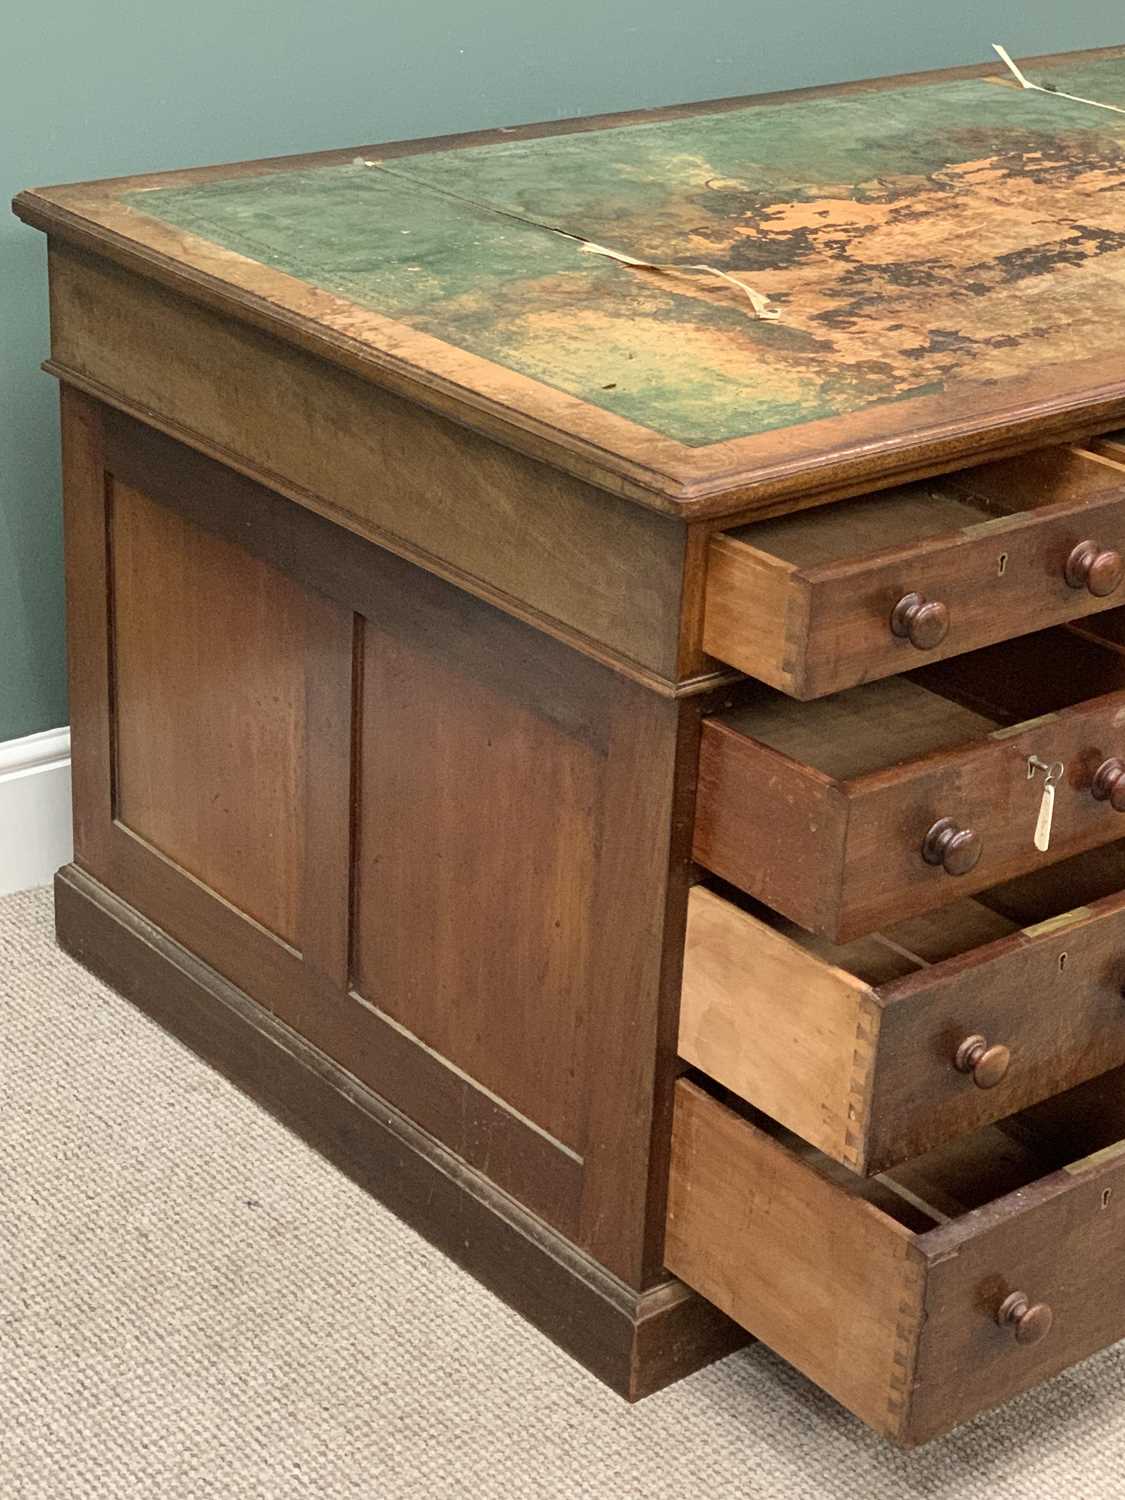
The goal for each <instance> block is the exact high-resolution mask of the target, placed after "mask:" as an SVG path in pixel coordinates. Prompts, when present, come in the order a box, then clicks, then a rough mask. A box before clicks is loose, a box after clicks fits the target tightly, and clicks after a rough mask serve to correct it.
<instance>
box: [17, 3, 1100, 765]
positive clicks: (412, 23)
mask: <svg viewBox="0 0 1125 1500" xmlns="http://www.w3.org/2000/svg"><path fill="white" fill-rule="evenodd" d="M994 40H999V41H1003V42H1004V43H1005V45H1007V47H1008V48H1009V50H1010V51H1011V52H1013V53H1014V54H1015V55H1019V54H1021V53H1023V54H1027V53H1034V52H1048V51H1061V50H1064V49H1070V48H1078V47H1095V46H1105V45H1108V44H1110V43H1114V42H1122V41H1125V27H1123V26H1122V23H1121V17H1120V4H1119V0H1075V3H1074V4H1072V5H1071V6H1065V7H1064V6H1060V5H1059V4H1058V3H1057V0H1024V3H1023V4H1022V5H1021V6H1015V5H1012V4H1011V3H1010V0H1003V3H1001V0H945V3H944V4H941V5H936V4H935V5H931V6H927V7H904V6H903V5H902V3H901V0H855V3H853V4H851V5H843V4H841V3H840V0H802V3H800V4H794V5H792V6H781V5H778V4H777V3H776V0H769V3H765V0H709V3H708V4H707V5H706V6H683V5H671V4H667V3H664V4H657V5H654V4H653V3H652V0H617V3H616V4H612V5H607V4H606V3H605V0H571V3H570V4H568V5H565V6H564V5H547V4H545V3H544V0H429V3H427V4H417V5H413V6H407V5H402V4H401V3H396V4H391V3H386V0H384V3H383V4H377V3H373V0H367V3H360V0H320V3H318V4H317V5H309V4H306V3H302V0H270V3H268V4H267V3H263V0H242V3H240V4H238V5H231V4H230V0H223V3H217V0H195V3H194V4H193V5H191V6H187V7H183V8H180V9H179V10H177V11H175V12H173V11H171V10H170V9H169V8H168V7H161V6H154V5H153V4H152V3H151V0H118V3H116V4H114V5H112V6H108V5H90V4H88V3H85V4H78V3H76V0H55V3H54V4H52V5H50V6H47V5H28V6H21V7H16V8H14V9H13V10H11V11H9V13H8V14H7V16H6V18H5V24H4V31H3V50H2V54H0V55H2V56H3V61H4V68H3V84H2V87H0V199H2V200H5V201H6V200H7V199H8V198H10V197H11V195H12V194H13V193H14V192H16V191H17V190H18V189H19V188H21V187H26V186H30V185H33V184H37V183H50V182H66V181H74V180H78V179H82V178H90V177H102V176H110V175H114V176H116V175H118V174H123V173H133V172H148V171H154V170H157V169H159V168H168V167H181V166H193V165H198V164H200V163H203V162H212V161H231V160H238V159H239V158H242V157H254V156H268V155H275V154H282V153H285V152H291V151H305V150H315V149H318V148H323V147H330V146H341V145H349V144H360V143H363V142H371V141H378V140H386V139H388V138H391V137H395V136H417V135H431V134H438V133H442V132H445V131H453V130H468V129H473V128H477V127H481V126H489V125H502V124H506V123H511V122H514V121H520V120H539V119H552V118H562V117H565V116H568V115H581V114H590V113H595V112H597V111H601V110H612V109H629V108H634V107H637V106H641V105H650V104H651V105H656V104H665V103H669V102H672V101H674V100H682V99H704V98H711V97H715V96H718V95H723V94H735V93H752V92H756V91H759V90H764V89H777V88H790V87H796V86H799V85H802V84H810V83H827V82H832V81H835V80H838V79H844V78H863V77H872V76H875V75H878V74H881V73H894V72H905V71H909V70H912V69H916V68H937V67H946V66H949V65H952V64H956V63H967V62H973V61H976V60H978V59H984V58H986V57H988V56H991V53H990V51H989V44H990V43H991V42H992V41H994ZM46 351H47V315H46V270H45V256H44V253H43V240H42V237H41V236H40V235H38V234H36V233H34V232H33V231H32V230H29V229H27V228H25V227H24V226H22V225H20V224H19V223H18V222H17V221H16V220H15V219H13V218H11V217H10V216H5V217H4V218H0V740H4V739H8V738H11V737H14V736H16V735H21V734H30V733H32V732H33V731H35V730H37V729H45V728H50V727H52V726H54V725H56V724H61V723H65V722H66V695H65V688H64V667H63V644H62V640H63V633H62V568H61V562H60V534H59V502H58V460H57V443H58V437H57V430H56V419H55V392H54V389H53V382H51V381H50V380H49V379H48V377H46V376H45V375H42V374H40V373H39V371H38V364H39V361H40V360H41V359H42V358H43V357H44V355H45V354H46Z"/></svg>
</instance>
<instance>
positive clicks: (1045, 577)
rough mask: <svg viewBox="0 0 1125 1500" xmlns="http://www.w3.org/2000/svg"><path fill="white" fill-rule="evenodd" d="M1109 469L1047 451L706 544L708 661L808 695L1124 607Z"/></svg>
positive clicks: (1124, 501) (1112, 462) (1094, 459)
mask: <svg viewBox="0 0 1125 1500" xmlns="http://www.w3.org/2000/svg"><path fill="white" fill-rule="evenodd" d="M1111 451H1112V453H1113V454H1114V456H1110V452H1111ZM1117 458H1121V459H1122V460H1125V452H1121V451H1119V450H1118V449H1113V450H1107V451H1106V452H1105V453H1093V452H1088V451H1086V450H1084V449H1076V448H1052V449H1046V450H1044V451H1043V452H1040V453H1033V454H1028V455H1025V456H1024V457H1021V458H1018V459H1010V460H1005V461H1004V462H1002V463H995V464H986V465H983V466H981V467H980V468H976V469H967V470H962V471H959V472H958V473H956V474H953V475H948V476H946V477H944V478H941V479H935V480H931V481H928V482H926V483H923V484H912V485H906V486H902V487H900V488H898V489H893V490H888V491H886V492H884V493H883V494H877V495H866V496H862V497H861V498H859V499H855V500H847V501H842V502H840V503H839V504H837V505H831V506H826V507H823V508H820V509H814V510H807V511H799V512H796V513H794V514H790V515H786V516H780V517H778V518H776V519H772V520H764V521H758V522H754V523H753V524H751V525H748V526H742V527H739V528H738V529H737V530H734V531H729V532H723V533H721V534H719V535H716V536H714V537H712V539H711V541H710V544H709V550H708V562H707V583H706V599H705V605H704V619H703V649H704V650H705V651H707V652H708V653H710V655H712V656H715V657H718V658H719V660H720V661H724V662H728V663H729V664H730V665H731V666H734V667H738V668H739V669H740V670H741V671H743V672H747V673H749V675H750V676H752V677H757V678H760V679H761V680H762V681H763V682H768V683H770V684H771V685H772V686H773V687H776V688H780V689H781V690H782V691H783V692H786V693H789V694H791V695H792V696H793V697H795V698H818V697H822V696H823V695H824V694H826V693H836V692H839V691H840V690H841V689H843V688H848V687H852V686H854V685H855V684H856V683H860V682H869V681H871V680H873V679H874V678H878V677H887V676H889V675H891V674H892V673H898V672H905V671H908V670H909V669H910V667H911V666H912V665H916V664H917V663H918V662H919V661H921V660H922V659H923V658H927V659H930V660H937V659H938V658H942V657H947V656H952V655H955V654H957V653H959V652H962V651H972V650H974V649H976V648H977V647H979V646H986V645H990V644H991V643H993V642H995V641H1000V640H1006V639H1008V638H1009V637H1011V636H1017V635H1020V634H1022V633H1023V632H1024V631H1026V630H1027V629H1028V628H1029V627H1030V626H1031V625H1032V624H1034V625H1037V626H1046V625H1052V624H1062V623H1065V622H1066V621H1068V620H1073V619H1077V618H1078V617H1079V616H1082V615H1088V614H1091V613H1093V612H1094V611H1096V610H1101V609H1106V608H1107V607H1109V606H1111V605H1112V604H1113V603H1115V602H1117V603H1121V602H1125V590H1123V589H1122V556H1123V555H1125V464H1122V463H1118V462H1117V461H1116V460H1117Z"/></svg>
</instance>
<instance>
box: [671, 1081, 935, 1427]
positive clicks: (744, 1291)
mask: <svg viewBox="0 0 1125 1500" xmlns="http://www.w3.org/2000/svg"><path fill="white" fill-rule="evenodd" d="M676 1095H677V1097H676V1114H675V1123H674V1127H673V1137H672V1172H671V1182H670V1197H669V1206H668V1239H667V1250H666V1255H667V1264H668V1268H669V1270H671V1271H673V1272H674V1273H675V1274H676V1275H677V1276H679V1277H680V1278H681V1279H682V1280H683V1281H686V1282H687V1284H688V1285H689V1286H691V1287H693V1288H694V1289H695V1290H696V1291H698V1292H701V1293H702V1294H703V1296H705V1297H707V1298H709V1299H710V1300H711V1301H712V1302H714V1303H716V1305H717V1306H718V1307H720V1308H721V1309H722V1310H723V1311H724V1312H725V1313H727V1314H728V1315H729V1316H730V1317H732V1318H734V1319H735V1320H736V1321H737V1322H738V1323H740V1324H741V1325H742V1326H743V1327H744V1328H746V1329H748V1330H749V1331H750V1332H751V1333H753V1334H755V1335H756V1336H757V1337H758V1338H760V1339H761V1340H762V1341H763V1342H764V1343H766V1344H768V1345H769V1346H770V1348H771V1349H774V1350H776V1352H777V1353H778V1354H780V1355H781V1356H782V1357H783V1358H784V1359H787V1360H788V1361H789V1362H790V1363H791V1364H793V1365H796V1367H797V1368H798V1369H799V1370H801V1371H802V1372H803V1373H804V1374H805V1375H807V1376H808V1377H809V1378H810V1379H812V1380H815V1381H816V1383H817V1384H818V1385H820V1386H822V1387H823V1388H824V1389H825V1390H826V1391H828V1392H829V1393H830V1394H831V1395H833V1396H835V1398H836V1399H837V1400H838V1401H840V1402H842V1403H843V1404H844V1405H845V1406H847V1407H848V1408H849V1409H850V1410H851V1411H853V1412H855V1413H856V1415H857V1416H859V1417H861V1418H862V1419H863V1420H864V1421H865V1422H868V1423H869V1424H870V1425H871V1426H872V1427H874V1428H876V1430H877V1431H879V1432H882V1433H884V1434H886V1435H887V1436H891V1437H897V1436H898V1435H899V1433H900V1430H901V1428H902V1425H903V1421H904V1413H905V1410H906V1405H907V1402H908V1399H909V1392H910V1390H911V1388H912V1385H913V1374H914V1361H915V1354H916V1349H917V1340H918V1330H919V1324H920V1320H921V1316H922V1295H923V1287H922V1280H923V1274H924V1265H923V1261H922V1258H921V1256H920V1255H919V1254H918V1251H917V1249H916V1246H915V1243H914V1236H913V1235H912V1234H911V1232H910V1231H909V1230H908V1229H907V1228H906V1227H905V1226H904V1225H903V1224H900V1223H898V1222H896V1221H895V1220H894V1219H892V1218H891V1217H890V1216H889V1215H887V1214H884V1213H883V1212H881V1211H880V1209H878V1208H877V1207H875V1205H874V1204H872V1203H870V1202H868V1201H866V1199H864V1198H862V1197H860V1196H858V1195H857V1193H854V1192H850V1191H849V1190H848V1188H847V1187H846V1186H845V1185H842V1184H840V1183H837V1182H832V1181H829V1180H828V1179H827V1178H826V1177H825V1176H823V1175H822V1174H821V1173H820V1172H818V1171H816V1170H814V1169H813V1168H812V1167H811V1166H809V1165H808V1164H807V1163H805V1162H802V1161H801V1160H800V1159H799V1158H798V1157H796V1156H794V1155H793V1154H792V1153H791V1152H790V1151H788V1150H787V1149H786V1148H785V1147H784V1146H783V1145H781V1144H779V1143H778V1142H777V1141H774V1140H772V1139H771V1138H770V1137H769V1136H767V1135H766V1134H765V1133H764V1132H763V1131H761V1130H759V1129H757V1128H756V1127H755V1126H754V1125H752V1124H750V1123H749V1122H748V1121H746V1120H743V1119H741V1118H740V1117H739V1116H737V1115H736V1114H734V1113H733V1111H731V1110H728V1109H726V1108H725V1107H724V1106H723V1105H721V1104H719V1103H718V1102H717V1101H715V1100H714V1099H712V1098H710V1096H709V1095H707V1094H705V1093H704V1092H703V1091H702V1090H701V1089H699V1088H698V1087H696V1086H695V1085H694V1084H692V1083H689V1082H686V1081H681V1082H680V1083H679V1084H677V1086H676ZM845 1175H846V1174H845Z"/></svg>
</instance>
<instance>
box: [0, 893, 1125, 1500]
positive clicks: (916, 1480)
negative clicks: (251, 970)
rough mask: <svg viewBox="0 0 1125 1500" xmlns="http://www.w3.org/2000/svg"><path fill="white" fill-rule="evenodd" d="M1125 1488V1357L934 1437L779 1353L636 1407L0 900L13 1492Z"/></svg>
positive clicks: (7, 1402) (758, 1354) (745, 1359)
mask: <svg viewBox="0 0 1125 1500" xmlns="http://www.w3.org/2000/svg"><path fill="white" fill-rule="evenodd" d="M1060 1495H1074V1496H1081V1497H1082V1500H1125V1344H1122V1345H1118V1346H1117V1347H1115V1348H1113V1349H1110V1350H1108V1351H1106V1352H1105V1353H1103V1354H1101V1355H1098V1356H1096V1357H1095V1358H1093V1359H1091V1360H1088V1361H1087V1362H1086V1363H1085V1364H1083V1365H1080V1366H1078V1367H1077V1368H1076V1369H1074V1370H1072V1371H1070V1372H1069V1373H1068V1374H1066V1375H1064V1376H1062V1377H1060V1378H1059V1379H1057V1380H1054V1381H1052V1382H1051V1383H1050V1384H1049V1385H1047V1386H1045V1387H1043V1388H1041V1389H1039V1390H1038V1391H1034V1392H1032V1393H1030V1394H1029V1395H1027V1396H1025V1397H1023V1398H1021V1399H1020V1400H1018V1401H1016V1402H1014V1403H1012V1404H1011V1405H1009V1406H1008V1407H1007V1408H1005V1409H1004V1410H1003V1411H1000V1412H996V1413H993V1414H990V1415H987V1416H984V1417H981V1418H979V1419H978V1420H977V1421H976V1422H974V1423H972V1424H970V1425H969V1426H968V1427H965V1428H962V1429H961V1430H960V1431H959V1432H957V1433H954V1434H952V1435H951V1436H949V1437H947V1438H944V1439H940V1440H939V1441H937V1442H935V1443H932V1444H931V1445H929V1446H928V1447H926V1448H924V1449H922V1450H920V1451H918V1452H916V1453H914V1454H904V1453H900V1452H898V1451H896V1450H895V1449H893V1448H891V1447H889V1446H888V1445H887V1444H886V1443H884V1442H882V1441H881V1440H880V1439H878V1438H876V1437H874V1436H872V1435H871V1434H870V1433H869V1432H868V1431H867V1430H866V1429H865V1428H864V1427H863V1426H862V1425H861V1424H860V1423H859V1422H857V1421H855V1420H854V1419H853V1418H852V1417H850V1416H849V1415H848V1414H847V1413H846V1412H844V1411H842V1410H841V1409H840V1408H839V1407H838V1406H837V1405H836V1404H835V1403H834V1402H833V1401H831V1400H830V1399H829V1398H828V1397H827V1396H824V1395H823V1394H821V1393H820V1392H819V1391H818V1390H817V1389H816V1388H815V1387H814V1386H812V1385H810V1384H809V1383H808V1382H807V1381H806V1380H804V1379H803V1378H802V1377H801V1376H800V1375H798V1374H796V1373H795V1372H794V1371H793V1370H791V1369H790V1368H789V1367H788V1366H787V1365H785V1364H784V1363H783V1362H782V1361H781V1360H779V1359H777V1358H776V1357H775V1356H774V1355H773V1354H771V1353H770V1352H769V1350H767V1349H765V1348H763V1347H761V1346H760V1345H759V1346H755V1347H752V1348H750V1349H747V1350H744V1351H742V1352H741V1353H738V1354H736V1355H733V1356H731V1357H730V1358H729V1359H726V1360H724V1361H723V1362H722V1363H721V1364H718V1365H714V1366H712V1367H711V1368H710V1369H708V1370H704V1371H702V1372H700V1373H699V1374H697V1375H694V1376H692V1377H691V1378H689V1379H687V1380H684V1381H682V1382H680V1383H679V1384H678V1385H676V1386H674V1387H672V1388H671V1389H669V1390H667V1391H664V1392H661V1393H660V1394H659V1395H656V1396H652V1397H650V1398H649V1399H648V1400H647V1401H644V1402H642V1403H640V1404H639V1405H638V1406H635V1407H629V1406H626V1405H625V1404H624V1403H623V1402H622V1401H620V1400H619V1399H618V1398H617V1397H616V1396H614V1395H612V1394H611V1393H610V1392H609V1391H608V1390H606V1389H605V1388H604V1387H603V1386H601V1385H600V1384H599V1383H598V1382H597V1381H596V1380H594V1378H593V1377H592V1376H590V1375H587V1374H586V1372H585V1371H584V1370H582V1369H581V1368H579V1366H577V1365H576V1364H574V1363H573V1362H572V1361H571V1360H570V1359H569V1358H567V1356H566V1355H564V1354H562V1353H561V1352H560V1351H558V1350H557V1349H555V1348H554V1347H553V1346H552V1345H551V1344H550V1343H548V1341H547V1340H546V1339H545V1338H543V1337H542V1336H541V1335H540V1334H538V1333H537V1332H536V1331H535V1330H534V1329H533V1328H530V1327H529V1326H528V1325H527V1324H526V1323H524V1322H523V1321H522V1320H521V1319H520V1318H519V1317H517V1316H516V1315H515V1314H514V1313H512V1312H510V1311H509V1310H508V1309H507V1308H505V1307H504V1306H503V1305H502V1304H501V1303H500V1302H498V1301H497V1300H496V1299H495V1298H494V1297H492V1296H491V1295H490V1294H489V1293H487V1292H486V1291H484V1290H483V1288H481V1287H480V1286H478V1285H477V1284H476V1282H474V1281H472V1280H471V1279H470V1278H469V1277H467V1276H466V1275H464V1274H463V1273H462V1272H461V1271H459V1270H458V1269H457V1267H455V1266H454V1265H452V1264H451V1263H450V1262H449V1261H448V1260H446V1259H445V1258H444V1257H443V1256H442V1255H441V1254H439V1253H438V1252H437V1251H436V1250H433V1249H431V1248H430V1247H429V1246H428V1245H427V1244H425V1243H424V1242H423V1241H422V1240H421V1239H419V1238H418V1236H417V1235H416V1234H414V1233H413V1232H412V1231H411V1230H409V1229H407V1228H406V1227H404V1226H403V1225H402V1224H401V1223H400V1222H399V1221H398V1220H397V1219H395V1218H394V1217H393V1216H392V1215H391V1214H390V1213H388V1212H387V1211H386V1210H385V1209H383V1208H382V1207H380V1206H379V1204H377V1203H375V1202H373V1201H372V1199H370V1198H369V1197H368V1196H367V1195H366V1194H364V1193H363V1192H361V1191H360V1190H359V1189H358V1188H356V1187H355V1186H354V1185H353V1184H352V1183H351V1182H349V1181H348V1180H347V1179H346V1178H345V1177H343V1176H342V1175H341V1174H340V1173H338V1172H337V1171H336V1170H335V1169H334V1168H332V1167H330V1166H329V1165H327V1164H326V1163H325V1162H324V1161H323V1160H321V1158H319V1157H318V1156H316V1155H315V1154H313V1153H312V1152H311V1151H309V1150H308V1149H307V1148H306V1147H305V1146H304V1145H302V1144H301V1142H300V1141H298V1140H296V1139H295V1138H294V1137H293V1136H292V1135H290V1134H289V1133H288V1132H287V1131H286V1130H285V1129H284V1128H283V1127H281V1126H280V1125H278V1124H277V1123H276V1122H275V1121H274V1120H272V1119H271V1118H270V1117H269V1116H268V1115H266V1114H265V1113H264V1112H263V1111H262V1110H260V1109H259V1108H258V1107H257V1106H256V1105H254V1104H253V1103H251V1102H250V1101H248V1100H247V1099H246V1098H244V1097H243V1096H242V1095H241V1094H239V1093H238V1092H237V1090H235V1089H234V1088H233V1087H232V1086H231V1085H229V1084H228V1083H226V1082H225V1081H224V1080H223V1079H221V1078H219V1077H218V1076H217V1075H216V1074H214V1073H212V1072H211V1071H209V1070H208V1069H207V1068H206V1067H204V1066H203V1064H201V1063H200V1062H198V1061H197V1060H196V1059H195V1058H194V1057H193V1056H192V1055H191V1054H190V1053H189V1052H187V1051H186V1050H185V1049H184V1048H183V1047H181V1046H180V1045H179V1043H177V1042H175V1041H173V1040H172V1039H171V1038H170V1037H168V1036H166V1035H165V1034H164V1033H163V1032H162V1031H160V1030H159V1029H158V1028H157V1027H156V1026H155V1025H153V1024H152V1023H151V1022H149V1021H148V1020H146V1019H145V1018H144V1017H143V1016H141V1015H140V1014H139V1013H138V1012H137V1011H136V1010H134V1009H133V1007H132V1006H130V1005H129V1004H128V1003H127V1002H126V1001H124V1000H122V999H120V998H119V997H118V996H117V995H115V994H114V993H113V992H112V991H111V990H109V989H107V988H106V987H105V986H104V985H101V984H99V983H98V982H97V981H96V980H94V979H93V978H91V976H90V975H88V974H87V973H86V972H85V971H84V970H83V969H82V968H80V967H79V966H78V965H77V964H75V963H74V962H73V961H72V960H71V959H69V958H67V957H66V956H65V955H64V954H63V953H61V952H60V951H59V949H58V948H57V947H56V946H55V943H54V939H53V935H52V928H51V898H50V893H49V892H48V891H45V890H40V891H28V892H23V893H20V894H18V895H15V896H8V897H5V898H3V899H2V900H0V1496H2V1497H3V1500H181V1497H182V1500H251V1497H253V1500H309V1497H313V1500H319V1497H324V1500H442V1497H445V1496H456V1497H460V1496H466V1497H468V1496H473V1497H480V1500H490V1497H493V1496H495V1497H501V1496H502V1497H505V1500H508V1497H516V1500H523V1497H531V1500H538V1497H558V1500H564V1497H566V1500H571V1497H580V1496H582V1497H584V1496H590V1497H607V1500H617V1497H621V1500H649V1497H651V1500H657V1497H659V1500H680V1497H694V1496H699V1497H706V1500H754V1497H767V1500H914V1497H926V1500H929V1497H941V1500H946V1497H949V1500H953V1497H956V1500H982V1497H1004V1500H1042V1497H1054V1496H1060Z"/></svg>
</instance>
